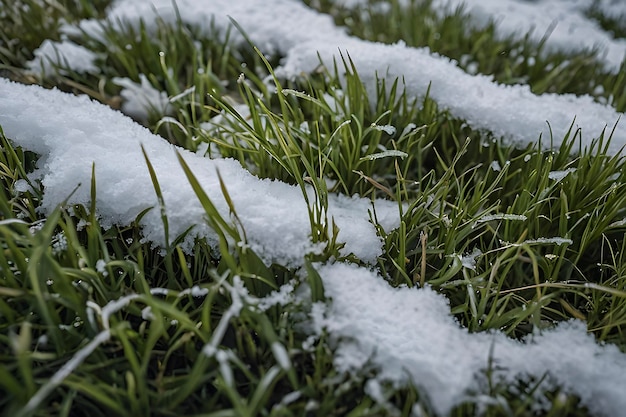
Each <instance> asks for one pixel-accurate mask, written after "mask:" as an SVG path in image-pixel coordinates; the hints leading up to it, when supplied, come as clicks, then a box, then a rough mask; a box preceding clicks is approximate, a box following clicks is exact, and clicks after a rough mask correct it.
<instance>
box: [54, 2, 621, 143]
mask: <svg viewBox="0 0 626 417" xmlns="http://www.w3.org/2000/svg"><path fill="white" fill-rule="evenodd" d="M442 1H443V0H442ZM580 1H584V0H576V2H575V3H576V4H578V2H580ZM452 3H453V4H457V3H458V2H452ZM479 3H480V4H479ZM562 3H563V2H562V1H560V2H559V4H560V5H563V4H562ZM471 4H476V6H475V7H477V8H479V7H483V6H480V5H481V4H482V2H479V1H478V0H477V1H476V2H473V3H471ZM489 4H493V7H494V9H493V10H492V9H488V10H491V11H489V12H487V11H485V12H484V13H489V15H488V17H489V18H492V17H493V16H495V15H496V14H497V13H496V12H497V11H499V10H503V13H504V12H505V11H508V10H509V9H511V10H514V13H513V15H512V16H511V21H510V22H509V21H508V20H504V21H503V22H509V23H506V26H505V28H508V29H506V30H509V31H510V32H516V33H517V32H519V31H522V30H523V29H524V27H518V26H516V25H517V23H516V22H526V28H527V29H528V28H530V27H532V25H533V24H534V23H528V22H534V20H528V21H526V20H524V19H530V18H532V19H534V18H535V16H536V15H537V16H538V17H537V19H543V17H541V15H542V13H544V12H545V14H546V16H548V18H549V19H550V23H551V22H552V17H554V16H555V14H556V15H558V16H561V15H562V16H564V17H563V18H566V17H568V16H570V17H571V16H574V17H572V19H582V18H581V17H580V16H579V17H576V16H578V15H577V14H576V13H577V12H576V11H575V9H574V8H573V7H574V6H572V7H567V8H566V9H565V11H561V12H559V11H558V10H560V9H558V7H553V6H550V4H552V3H550V2H549V1H538V2H532V3H529V2H521V1H515V0H502V1H500V0H493V1H489ZM503 4H504V5H505V6H502V5H503ZM468 5H469V3H468ZM533 5H534V6H536V7H537V8H538V9H532V8H531V6H533ZM509 6H510V7H509ZM544 9H546V10H544ZM177 10H178V11H179V12H180V18H181V20H182V21H183V22H186V23H188V24H191V25H194V26H196V27H199V28H204V29H205V31H206V32H208V31H209V28H208V22H211V23H212V24H213V25H214V26H215V28H217V29H221V31H222V34H223V33H225V32H226V30H227V28H231V27H232V23H231V20H230V19H231V18H232V19H234V20H235V21H237V22H238V24H239V25H240V26H241V27H242V28H244V30H245V31H246V34H247V36H248V37H249V38H250V39H251V40H252V42H254V43H255V45H256V46H258V47H259V48H260V50H261V51H262V52H263V53H265V54H274V53H279V54H280V55H282V56H284V58H283V60H282V61H281V66H280V67H279V68H276V73H277V74H278V75H281V76H284V77H289V78H293V77H297V76H299V75H300V74H302V73H311V72H312V71H314V70H315V69H316V68H318V66H319V64H320V61H319V59H320V58H321V59H322V61H323V62H324V63H326V64H327V65H329V66H331V67H332V63H333V60H336V61H337V62H341V59H342V56H343V57H347V56H348V55H349V57H350V58H351V59H352V61H353V62H354V64H355V66H356V68H357V70H358V71H359V75H360V77H361V79H362V80H363V81H364V82H365V83H366V84H367V85H368V86H370V90H371V94H370V97H372V99H373V98H374V97H375V94H373V91H374V88H375V86H376V75H377V76H378V77H379V78H381V79H384V80H386V81H387V82H392V81H393V80H395V79H396V78H398V77H401V78H402V79H403V80H404V88H405V91H406V92H407V93H408V95H409V96H410V97H418V98H420V97H424V96H425V95H426V93H427V91H429V93H430V98H432V99H434V100H435V101H436V102H437V103H438V104H439V105H440V106H441V107H442V108H445V109H448V110H449V111H450V113H451V114H452V115H453V116H456V117H458V118H461V119H464V120H465V121H466V122H467V124H468V125H469V126H470V127H472V128H473V129H477V130H488V131H491V132H493V133H494V134H495V135H496V136H498V137H503V138H505V139H508V140H510V141H512V142H519V143H521V144H523V145H525V144H528V143H532V142H535V141H537V139H538V138H539V135H543V137H544V138H549V137H550V132H551V131H552V133H553V135H554V141H553V143H554V145H555V146H557V147H558V146H559V144H560V142H561V140H562V139H563V138H564V137H565V135H566V133H567V131H568V130H569V127H570V125H571V124H572V122H573V121H574V119H575V123H574V127H575V128H578V127H580V128H581V129H582V134H583V135H582V137H583V140H584V143H586V144H590V143H591V141H592V139H594V138H597V137H598V136H599V135H600V134H601V132H602V130H603V129H604V128H605V127H607V126H608V128H609V130H610V129H611V128H612V127H613V126H614V125H615V123H616V122H617V121H618V119H619V118H620V115H621V113H618V112H616V111H615V110H614V109H613V108H612V107H610V106H607V105H601V104H598V103H595V102H594V101H593V99H592V98H591V97H590V96H583V97H576V96H574V95H556V94H544V95H541V96H537V95H535V94H533V93H532V92H531V91H530V88H529V87H528V86H527V85H514V86H504V85H499V84H497V83H495V82H493V80H492V78H491V77H490V76H485V75H472V74H468V73H465V72H464V71H463V70H461V69H460V68H459V67H458V66H457V64H456V62H454V61H451V60H450V59H447V58H445V57H442V56H439V55H436V54H431V53H430V51H429V50H428V49H425V48H419V49H418V48H409V47H406V46H405V45H404V44H403V43H398V44H395V45H385V44H380V43H373V42H368V41H363V40H360V39H357V38H354V37H350V36H348V35H346V32H345V29H343V28H338V27H336V26H335V25H334V23H333V20H332V19H331V17H330V16H327V15H323V14H321V13H318V12H316V11H314V10H312V9H310V8H308V7H306V6H305V5H303V4H302V3H301V2H300V1H298V0H265V1H263V2H256V1H250V0H178V1H177ZM276 10H280V12H281V16H288V18H285V19H282V20H281V21H280V24H276V13H275V11H276ZM480 10H487V9H485V8H484V7H483V8H482V9H480ZM536 10H539V12H537V13H535V11H536ZM576 10H578V9H576ZM155 11H156V13H157V14H158V16H159V17H160V18H162V19H163V20H164V21H166V22H170V23H175V22H176V19H177V16H178V15H177V13H176V10H175V9H174V7H173V5H172V2H171V1H170V0H135V1H133V2H123V1H117V2H114V4H113V7H112V8H111V9H110V11H109V13H108V18H107V19H108V21H109V22H110V24H111V25H112V26H113V27H120V26H122V25H129V26H137V25H138V24H139V22H140V20H141V19H144V22H145V24H146V27H147V29H148V30H153V29H154V27H155V26H156V24H157V23H156V20H155V18H154V16H155ZM531 12H532V13H533V14H529V13H531ZM476 13H478V12H476ZM507 19H508V15H507ZM586 21H588V20H586ZM575 22H578V20H575ZM520 24H521V23H520ZM573 24H574V23H567V25H573ZM562 26H566V25H565V24H563V25H562ZM538 27H539V26H538ZM557 27H558V25H557ZM567 27H568V28H570V26H567ZM80 28H81V29H82V30H84V31H85V32H87V33H91V34H92V35H93V36H95V37H98V36H101V31H102V27H101V22H98V21H83V22H81V23H80ZM65 30H66V31H70V32H71V31H76V28H72V27H66V28H65ZM503 30H504V29H503ZM569 30H570V29H567V30H565V32H563V35H562V36H561V35H559V36H557V35H558V33H557V34H556V35H555V39H560V40H561V43H562V44H563V45H569V44H576V41H575V39H578V38H572V37H571V36H574V34H572V35H571V36H570V37H568V36H566V35H567V34H568V33H569ZM555 31H556V29H555ZM578 33H579V32H578V31H577V32H576V35H575V36H578ZM582 33H583V34H584V35H581V36H583V37H584V38H585V39H586V41H587V40H589V39H591V40H593V42H594V43H596V40H595V39H596V37H595V35H591V34H588V33H587V31H582ZM231 35H232V36H231V38H232V39H231V40H232V41H233V42H235V43H236V42H244V39H243V37H242V36H241V35H239V34H238V33H237V31H236V30H234V31H233V32H232V33H231ZM520 36H521V35H520ZM568 42H569V43H568ZM625 50H626V49H619V48H618V49H615V48H613V49H611V50H609V51H608V52H607V54H606V56H607V57H609V58H610V59H612V60H614V61H615V62H618V61H619V62H621V60H622V59H623V58H624V51H625ZM547 122H549V123H550V126H548V123H547ZM550 128H551V129H550ZM624 144H626V123H623V122H622V123H621V124H619V125H618V126H617V128H616V130H615V133H614V137H613V141H612V147H611V149H610V152H612V153H616V152H618V151H619V149H620V147H621V146H622V145H624Z"/></svg>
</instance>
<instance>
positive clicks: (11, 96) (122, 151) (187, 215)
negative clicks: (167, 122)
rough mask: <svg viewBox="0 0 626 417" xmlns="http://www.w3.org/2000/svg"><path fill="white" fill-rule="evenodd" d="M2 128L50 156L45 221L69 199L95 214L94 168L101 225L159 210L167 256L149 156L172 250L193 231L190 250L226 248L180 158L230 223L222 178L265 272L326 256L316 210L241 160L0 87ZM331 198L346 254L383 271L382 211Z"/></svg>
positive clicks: (381, 206) (150, 225)
mask: <svg viewBox="0 0 626 417" xmlns="http://www.w3.org/2000/svg"><path fill="white" fill-rule="evenodd" d="M0 126H2V127H3V129H4V132H5V134H6V135H7V137H9V138H11V139H13V140H14V141H15V143H16V144H17V145H19V146H23V147H24V148H26V149H29V150H32V151H33V152H36V153H38V154H39V155H41V159H40V160H39V162H38V165H37V168H38V169H37V171H36V172H35V173H33V174H32V177H33V178H37V179H40V180H41V181H42V183H43V185H44V187H45V190H44V193H45V194H44V198H43V202H42V210H43V211H44V212H50V211H51V210H53V209H54V208H55V207H56V206H57V205H59V204H61V203H62V202H64V201H65V200H66V199H68V198H69V200H67V203H68V204H83V205H85V206H86V207H89V200H90V183H91V171H92V165H94V164H95V178H96V183H97V184H96V189H97V202H96V207H97V210H98V214H99V216H100V218H101V220H100V221H101V223H102V225H103V226H104V227H110V226H112V225H114V224H121V225H127V224H130V223H132V222H133V221H134V220H135V219H136V217H137V216H138V215H139V213H140V212H141V211H143V210H144V209H146V208H149V207H156V209H155V210H151V211H150V212H149V213H148V214H147V215H145V216H144V217H143V218H142V220H141V223H140V224H141V226H142V227H143V234H144V237H145V239H147V240H148V241H151V242H154V243H155V244H156V245H157V246H161V247H164V246H165V243H166V238H165V234H164V229H163V223H162V221H161V217H160V210H159V205H158V199H157V196H156V193H155V191H154V187H153V184H152V182H151V179H150V176H149V172H148V168H147V165H146V162H145V159H144V157H143V154H142V151H141V146H143V147H144V149H145V150H146V153H147V155H148V158H149V159H150V162H151V163H152V165H153V166H154V169H155V171H156V175H157V178H158V181H159V184H160V187H161V190H162V193H163V198H164V201H165V207H166V213H167V217H168V221H169V230H170V236H169V240H170V241H172V240H174V239H175V238H176V237H177V236H179V235H180V234H182V233H183V232H184V231H185V230H187V229H188V228H189V227H192V226H193V230H192V232H191V234H190V235H189V236H188V237H187V238H186V239H185V241H184V243H183V247H184V248H187V249H189V248H190V247H191V245H192V244H193V237H206V238H207V240H208V241H209V243H210V244H213V245H217V235H216V234H215V232H214V231H213V230H211V229H210V228H209V227H208V225H207V224H206V222H205V220H204V217H205V213H204V209H203V208H202V206H201V205H200V203H199V201H198V199H197V198H196V195H195V194H194V191H193V190H192V188H191V186H190V185H189V183H188V181H187V179H186V177H185V174H184V172H183V170H182V168H181V166H180V164H179V162H178V160H177V157H176V152H179V153H180V154H181V155H182V156H183V158H184V159H185V161H186V162H187V164H189V166H190V168H191V170H192V171H193V173H194V174H195V175H196V177H197V179H198V181H199V182H200V184H202V186H203V187H204V190H205V191H206V192H207V194H208V195H209V197H210V198H212V200H213V203H214V204H215V205H216V207H217V208H218V210H219V212H220V214H221V215H222V217H224V218H225V219H229V216H230V214H229V208H228V205H227V204H226V201H225V199H224V197H223V194H222V191H221V188H220V184H219V179H218V176H217V172H218V171H219V172H220V174H221V176H222V178H223V179H224V181H225V184H226V189H227V191H228V193H229V194H230V197H231V199H232V201H233V202H234V205H235V210H236V212H237V215H238V216H239V218H240V219H241V221H242V223H243V226H244V229H245V231H246V235H247V237H248V240H249V241H248V244H249V245H250V246H251V248H252V249H253V250H255V251H257V253H258V254H259V255H260V256H261V258H262V259H263V260H264V261H265V262H267V263H272V262H280V263H282V264H286V265H291V266H298V265H301V264H302V262H303V257H304V255H305V254H307V253H311V252H319V250H320V249H321V248H320V247H319V246H318V245H315V244H313V243H312V242H311V239H310V231H311V228H310V223H309V217H308V211H307V205H306V202H305V200H304V197H303V195H302V193H301V191H300V190H299V189H298V188H297V187H295V186H291V185H288V184H285V183H281V182H278V181H270V180H260V179H258V178H256V177H254V176H253V175H251V174H250V173H249V172H247V171H246V170H244V169H243V168H242V167H241V165H240V164H239V163H238V162H237V161H235V160H226V159H219V160H211V159H208V158H204V157H201V156H199V155H197V154H194V153H192V152H189V151H186V150H184V149H180V148H176V147H175V146H173V145H171V144H168V143H167V142H166V141H165V140H164V139H163V138H161V137H159V136H156V135H154V134H152V133H151V132H150V131H148V130H147V129H145V128H144V127H142V126H140V125H138V124H137V123H135V122H134V121H133V120H132V119H130V118H128V117H127V116H124V115H123V114H121V113H120V112H117V111H115V110H112V109H111V108H109V107H106V106H104V105H102V104H99V103H96V102H92V101H90V100H89V99H88V98H86V97H85V96H82V97H75V96H72V95H69V94H65V93H62V92H60V91H57V90H45V89H43V88H41V87H38V86H24V85H21V84H16V83H12V82H9V81H7V80H5V79H2V78H0ZM79 185H80V186H79ZM77 186H79V187H78V188H77V189H76V190H75V188H76V187H77ZM74 190H75V191H74ZM329 197H330V199H329V218H328V219H329V221H330V220H331V219H334V220H335V222H336V224H337V225H338V226H339V228H340V232H339V239H338V240H339V241H340V242H345V243H346V245H345V247H344V248H343V249H342V254H344V255H348V254H350V253H354V254H355V255H356V256H357V257H359V258H360V259H362V260H364V261H365V262H369V263H374V262H375V261H376V258H377V257H378V256H379V255H380V254H381V247H382V242H381V239H380V238H379V237H378V235H377V233H376V230H375V228H374V226H373V225H372V224H371V223H370V221H369V218H370V217H369V216H370V211H371V210H373V209H374V207H373V206H372V202H371V201H370V200H368V199H362V198H359V197H356V196H355V197H346V196H342V195H330V196H329ZM375 210H376V213H377V216H378V217H379V221H380V222H381V225H382V226H383V227H384V228H386V229H387V230H390V229H392V228H394V227H395V225H396V224H397V222H398V221H399V214H398V207H397V204H395V203H392V202H389V201H383V200H380V201H376V204H375ZM215 247H216V246H215Z"/></svg>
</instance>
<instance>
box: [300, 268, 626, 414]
mask: <svg viewBox="0 0 626 417" xmlns="http://www.w3.org/2000/svg"><path fill="white" fill-rule="evenodd" d="M318 272H319V273H320V275H321V277H322V280H323V283H324V289H325V292H326V295H327V296H328V297H329V298H330V299H331V300H332V303H331V304H329V305H328V307H327V309H326V310H320V309H318V310H316V311H317V314H313V315H312V316H313V320H314V322H315V326H314V327H316V328H317V329H318V332H321V331H322V330H326V331H327V332H328V334H329V335H330V337H331V341H332V342H333V344H334V348H335V357H334V364H335V367H336V368H337V369H338V370H339V371H341V372H349V373H360V372H362V371H363V370H368V369H372V368H373V369H374V370H375V371H376V374H377V379H378V381H379V382H390V383H392V384H393V385H394V386H401V385H404V384H407V383H408V382H412V383H413V384H415V385H416V386H417V387H418V388H420V389H421V390H423V392H425V393H426V395H427V397H428V399H429V403H430V404H431V405H432V407H433V408H434V411H435V412H436V413H437V415H440V416H443V415H446V414H447V413H448V412H449V411H450V410H451V409H452V408H453V407H454V406H455V405H458V404H460V403H461V402H462V401H464V400H466V399H468V398H471V397H472V395H476V398H478V397H479V395H480V392H476V391H477V390H478V389H479V387H480V385H479V382H483V383H486V381H485V376H484V371H485V370H486V369H487V368H488V366H489V361H490V359H491V361H492V363H493V368H492V371H493V372H494V375H493V378H494V381H503V382H510V383H514V382H515V380H516V379H517V378H522V379H526V380H530V379H529V378H532V377H534V378H536V379H537V380H539V379H541V378H542V377H543V376H544V375H545V374H546V373H547V375H548V378H547V379H546V380H545V381H544V382H542V387H543V388H544V389H548V388H550V387H555V386H559V387H561V388H563V389H564V390H565V392H568V393H572V394H576V395H578V396H580V398H581V401H582V404H583V405H585V406H587V407H589V409H590V410H591V412H592V413H594V414H595V415H604V416H615V415H621V413H622V410H623V409H624V407H626V397H625V396H624V395H623V387H624V386H625V384H626V375H624V373H623V369H625V368H624V367H626V355H624V354H622V353H621V352H620V351H619V350H618V349H617V348H616V347H615V346H613V345H599V344H597V343H596V342H595V340H594V338H593V336H591V335H588V334H586V327H585V324H584V323H583V322H579V321H570V322H566V323H562V324H560V325H558V326H557V327H556V328H554V329H551V330H545V331H543V332H541V333H539V332H538V333H536V334H534V335H532V336H530V337H528V338H526V340H524V341H523V342H518V341H515V340H512V339H510V338H508V337H506V336H505V335H504V334H502V333H499V332H491V333H477V334H470V333H468V332H467V330H465V329H462V328H460V327H459V325H458V323H457V322H456V321H455V320H454V318H453V317H451V316H450V308H449V305H448V302H447V300H446V298H445V297H444V296H442V295H440V294H438V293H436V292H435V291H433V290H431V289H429V288H423V289H419V290H418V289H415V288H413V289H411V288H407V287H400V288H392V287H391V286H389V285H388V284H387V283H386V282H385V281H384V280H383V279H382V277H380V276H379V275H377V274H376V273H374V272H371V271H369V270H367V269H365V268H359V267H357V266H354V265H348V264H342V263H337V264H333V265H321V266H318ZM537 391H538V392H537V394H536V395H537V396H539V395H541V394H540V392H541V388H540V389H538V390H537ZM540 401H541V398H538V402H539V403H540Z"/></svg>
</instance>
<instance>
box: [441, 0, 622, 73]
mask: <svg viewBox="0 0 626 417" xmlns="http://www.w3.org/2000/svg"><path fill="white" fill-rule="evenodd" d="M593 3H594V0H538V1H532V2H531V1H521V0H436V1H435V2H434V4H435V7H438V8H440V10H441V13H443V14H450V13H453V12H454V11H455V10H456V8H458V7H459V6H463V7H464V10H465V12H467V13H469V14H470V16H471V17H472V18H473V21H474V23H475V24H476V26H478V27H483V26H486V25H487V24H488V23H490V22H496V23H497V33H498V35H499V36H500V37H501V38H505V37H509V36H517V37H522V36H524V35H525V34H528V35H529V39H530V40H531V41H534V42H536V43H539V42H541V41H542V39H543V38H544V37H546V36H548V37H547V39H546V42H545V48H546V49H545V51H544V52H546V53H550V52H556V51H560V52H568V53H577V52H582V51H585V50H592V49H593V48H595V47H597V48H599V51H600V54H599V57H600V59H601V61H602V62H604V64H605V67H606V69H607V70H608V71H610V72H613V73H617V72H618V71H619V69H620V65H621V64H622V61H623V60H624V58H625V57H626V39H614V38H613V36H612V35H611V34H610V33H608V32H606V31H605V30H603V29H602V28H601V27H600V25H599V24H598V23H597V22H595V21H593V20H591V19H589V18H588V17H587V16H586V15H585V12H586V11H587V10H589V9H590V8H591V6H592V5H593ZM598 10H600V11H602V12H603V13H605V14H606V15H608V16H616V15H618V13H619V12H620V10H621V12H622V13H623V12H624V11H625V10H626V8H625V7H624V3H623V2H622V4H621V5H620V6H618V5H615V4H611V3H610V1H606V0H605V1H603V2H601V3H600V4H599V5H598Z"/></svg>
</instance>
